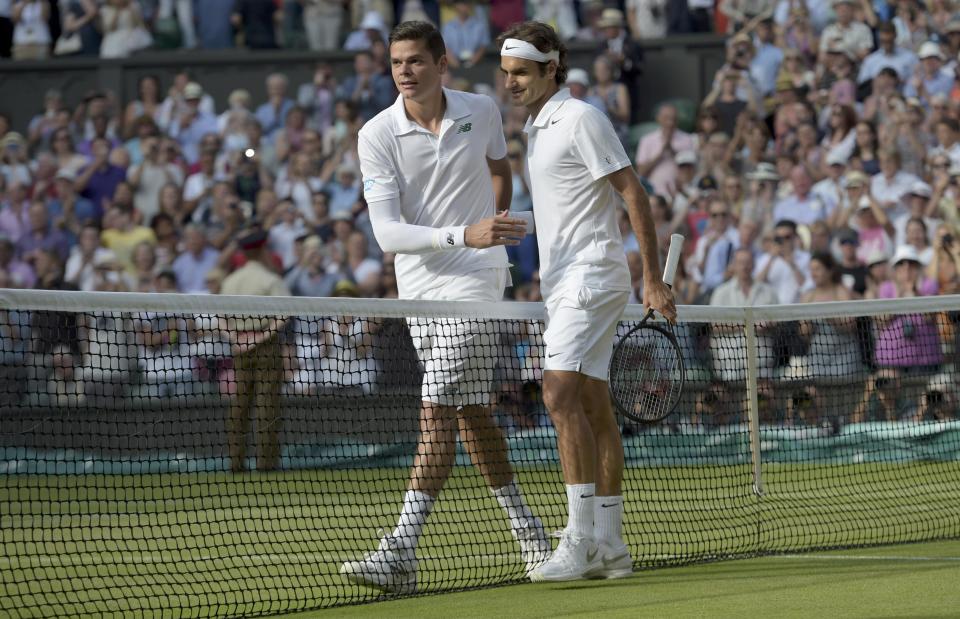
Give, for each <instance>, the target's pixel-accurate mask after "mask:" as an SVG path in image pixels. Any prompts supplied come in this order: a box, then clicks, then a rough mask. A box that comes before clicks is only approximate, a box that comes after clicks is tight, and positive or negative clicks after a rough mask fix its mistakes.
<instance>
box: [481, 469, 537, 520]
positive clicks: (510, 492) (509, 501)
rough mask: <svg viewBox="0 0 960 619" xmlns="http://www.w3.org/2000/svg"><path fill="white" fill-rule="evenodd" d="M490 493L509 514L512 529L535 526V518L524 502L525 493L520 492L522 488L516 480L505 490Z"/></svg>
mask: <svg viewBox="0 0 960 619" xmlns="http://www.w3.org/2000/svg"><path fill="white" fill-rule="evenodd" d="M490 492H492V493H493V496H495V497H497V503H499V504H500V507H502V508H503V511H505V512H507V517H508V518H510V528H511V529H523V528H527V527H530V526H533V523H534V520H535V516H534V515H533V512H532V511H530V508H529V507H527V502H526V501H524V500H523V492H521V491H520V486H518V485H517V482H516V480H514V481H511V482H510V483H509V484H507V485H506V486H504V487H503V488H496V489H491V490H490Z"/></svg>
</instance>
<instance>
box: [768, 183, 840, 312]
mask: <svg viewBox="0 0 960 619" xmlns="http://www.w3.org/2000/svg"><path fill="white" fill-rule="evenodd" d="M790 182H791V185H792V187H793V192H792V193H791V194H790V195H789V196H787V197H785V198H783V199H781V200H779V201H777V203H776V205H775V206H774V208H773V219H774V220H775V221H779V220H789V221H792V222H795V224H803V225H810V224H812V223H813V222H815V221H820V220H823V219H826V218H827V217H828V216H829V215H830V211H831V208H830V205H829V204H828V203H827V202H826V201H825V200H824V199H823V198H822V197H820V196H819V195H817V194H816V193H814V192H813V191H812V189H813V181H812V179H811V178H810V173H809V172H808V171H807V169H806V168H805V167H804V166H802V165H798V166H794V168H793V169H792V170H791V171H790ZM784 303H786V301H784Z"/></svg>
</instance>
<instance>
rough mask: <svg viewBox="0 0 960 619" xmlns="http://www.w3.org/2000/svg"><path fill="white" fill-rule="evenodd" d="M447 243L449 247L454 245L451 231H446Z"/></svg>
mask: <svg viewBox="0 0 960 619" xmlns="http://www.w3.org/2000/svg"><path fill="white" fill-rule="evenodd" d="M447 245H449V246H451V247H453V245H454V240H453V233H452V232H447Z"/></svg>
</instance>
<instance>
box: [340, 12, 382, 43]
mask: <svg viewBox="0 0 960 619" xmlns="http://www.w3.org/2000/svg"><path fill="white" fill-rule="evenodd" d="M388 38H389V32H388V30H387V24H386V20H384V18H383V15H381V14H380V12H379V11H367V13H366V14H365V15H364V16H363V20H362V21H361V22H360V24H359V27H358V28H357V29H356V30H354V31H353V32H351V33H350V34H349V35H347V40H346V41H345V42H344V44H343V49H345V50H347V51H351V52H356V51H360V50H369V49H370V48H371V47H373V45H374V43H377V42H379V43H386V42H387V40H388Z"/></svg>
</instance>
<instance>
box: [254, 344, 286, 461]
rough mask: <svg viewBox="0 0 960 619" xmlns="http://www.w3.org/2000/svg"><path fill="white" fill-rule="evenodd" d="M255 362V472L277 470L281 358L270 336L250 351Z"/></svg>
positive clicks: (281, 376) (278, 345) (278, 459)
mask: <svg viewBox="0 0 960 619" xmlns="http://www.w3.org/2000/svg"><path fill="white" fill-rule="evenodd" d="M253 352H254V354H255V355H256V359H257V368H258V370H259V372H258V374H257V380H258V385H257V389H258V392H257V397H256V402H257V404H256V406H257V470H260V471H275V470H277V469H279V468H280V391H281V389H282V388H283V355H282V353H281V348H280V342H279V338H278V337H277V336H276V335H274V336H272V337H271V338H269V339H268V340H266V341H265V342H263V343H262V344H260V345H259V346H257V347H256V348H255V349H254V351H253Z"/></svg>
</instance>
